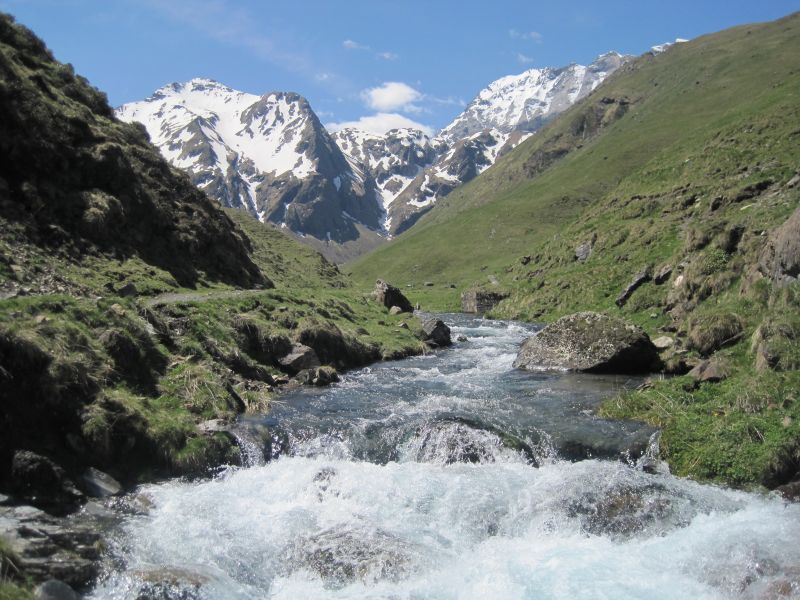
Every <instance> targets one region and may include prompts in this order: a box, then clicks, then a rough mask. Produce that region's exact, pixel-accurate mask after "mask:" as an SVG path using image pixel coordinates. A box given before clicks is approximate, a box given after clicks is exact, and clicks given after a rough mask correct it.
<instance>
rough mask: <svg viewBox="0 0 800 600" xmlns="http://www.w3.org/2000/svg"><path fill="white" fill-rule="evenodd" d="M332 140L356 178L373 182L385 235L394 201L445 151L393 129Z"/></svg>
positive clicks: (342, 134) (416, 134) (350, 132)
mask: <svg viewBox="0 0 800 600" xmlns="http://www.w3.org/2000/svg"><path fill="white" fill-rule="evenodd" d="M333 139H334V140H335V141H336V143H337V144H338V145H339V148H341V149H342V152H344V154H345V156H347V157H348V158H349V159H350V162H351V165H352V166H353V168H354V172H355V173H356V175H357V177H358V178H359V179H360V180H361V181H365V182H366V181H367V180H368V179H369V178H371V179H372V181H373V182H374V185H375V188H376V194H377V197H378V199H379V202H380V204H381V208H382V210H383V211H384V222H383V227H384V230H385V231H386V232H392V231H393V228H392V221H393V220H395V219H394V215H393V210H392V207H395V208H396V207H397V203H396V202H395V199H396V198H397V197H398V196H399V195H400V193H401V192H402V191H403V190H405V189H406V188H407V187H408V186H409V184H411V183H412V182H413V181H414V180H415V179H416V178H417V176H418V175H419V174H420V173H422V172H423V171H424V170H425V168H426V167H428V166H430V165H431V164H433V163H434V162H435V161H436V160H437V159H438V158H439V156H440V155H441V154H442V153H443V152H444V151H446V150H447V147H446V146H443V145H442V143H441V142H440V141H439V140H432V139H431V138H430V137H428V136H427V135H425V134H424V133H422V132H421V131H418V130H416V129H392V130H391V131H389V132H387V133H386V134H384V135H375V134H372V133H367V132H365V131H362V130H360V129H353V128H346V129H342V130H340V131H337V132H335V133H334V134H333Z"/></svg>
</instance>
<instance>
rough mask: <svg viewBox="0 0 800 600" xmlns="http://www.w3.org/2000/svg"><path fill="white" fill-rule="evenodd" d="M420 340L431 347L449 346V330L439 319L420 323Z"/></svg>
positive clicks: (450, 341)
mask: <svg viewBox="0 0 800 600" xmlns="http://www.w3.org/2000/svg"><path fill="white" fill-rule="evenodd" d="M420 339H421V340H422V341H423V342H425V343H426V344H429V345H431V346H450V345H451V344H452V343H453V341H452V340H451V339H450V328H449V327H448V326H447V325H445V324H444V321H442V320H441V319H436V318H431V319H425V320H424V321H423V322H422V330H421V333H420Z"/></svg>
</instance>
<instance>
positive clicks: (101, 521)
mask: <svg viewBox="0 0 800 600" xmlns="http://www.w3.org/2000/svg"><path fill="white" fill-rule="evenodd" d="M109 519H112V520H113V519H115V517H114V516H113V514H112V513H110V512H108V511H104V510H95V511H90V510H86V511H81V512H79V513H76V514H73V515H71V516H69V517H64V518H58V517H54V516H52V515H50V514H48V513H46V512H44V511H42V510H39V509H37V508H34V507H33V506H26V505H21V506H5V507H2V506H0V537H2V538H3V539H5V540H6V541H7V543H8V545H9V547H10V548H11V550H12V551H13V552H14V554H15V555H16V557H17V563H18V565H17V566H18V567H19V569H20V571H21V572H22V573H24V575H25V576H26V577H29V578H30V579H31V580H32V581H33V582H46V581H49V580H58V581H60V582H63V583H65V584H67V585H69V586H70V587H71V588H74V589H75V590H79V591H80V590H85V589H86V588H87V587H88V586H90V585H91V583H92V582H93V581H94V579H95V578H96V577H97V575H98V573H99V564H100V559H101V556H102V551H103V547H104V546H103V541H102V533H101V531H102V529H103V528H104V527H105V525H107V523H108V520H109ZM57 587H58V586H57V585H56V584H51V585H50V586H48V588H46V589H49V588H53V589H55V588H57Z"/></svg>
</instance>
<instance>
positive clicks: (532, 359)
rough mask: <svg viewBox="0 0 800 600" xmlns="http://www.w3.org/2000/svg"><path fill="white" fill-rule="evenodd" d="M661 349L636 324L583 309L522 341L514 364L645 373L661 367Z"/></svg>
mask: <svg viewBox="0 0 800 600" xmlns="http://www.w3.org/2000/svg"><path fill="white" fill-rule="evenodd" d="M660 366H661V361H660V359H659V357H658V352H657V350H656V348H655V347H654V346H653V343H652V342H651V341H650V338H649V337H648V336H647V334H646V333H645V332H644V331H643V330H642V329H641V328H639V327H637V326H636V325H633V324H631V323H628V322H626V321H623V320H622V319H618V318H615V317H609V316H607V315H603V314H599V313H594V312H582V313H577V314H574V315H568V316H566V317H562V318H561V319H559V320H558V321H556V322H555V323H552V324H550V325H548V326H547V327H545V328H544V329H543V330H542V331H540V332H539V333H538V334H536V335H535V336H533V337H530V338H528V339H527V340H525V342H524V343H523V344H522V348H521V349H520V351H519V354H518V355H517V358H516V360H515V361H514V367H516V368H520V369H528V370H538V369H568V370H573V371H584V372H587V373H646V372H650V371H654V370H657V369H659V368H660Z"/></svg>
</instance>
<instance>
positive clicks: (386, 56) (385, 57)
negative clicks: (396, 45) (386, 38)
mask: <svg viewBox="0 0 800 600" xmlns="http://www.w3.org/2000/svg"><path fill="white" fill-rule="evenodd" d="M375 56H377V57H378V58H382V59H383V60H397V59H398V58H400V57H399V56H398V55H397V54H395V53H394V52H378V53H377V54H376V55H375Z"/></svg>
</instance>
